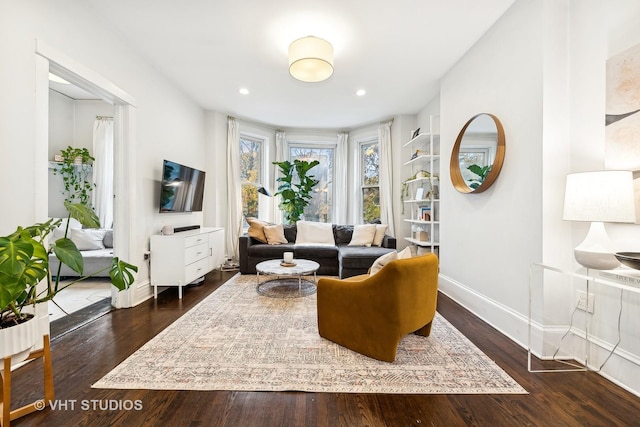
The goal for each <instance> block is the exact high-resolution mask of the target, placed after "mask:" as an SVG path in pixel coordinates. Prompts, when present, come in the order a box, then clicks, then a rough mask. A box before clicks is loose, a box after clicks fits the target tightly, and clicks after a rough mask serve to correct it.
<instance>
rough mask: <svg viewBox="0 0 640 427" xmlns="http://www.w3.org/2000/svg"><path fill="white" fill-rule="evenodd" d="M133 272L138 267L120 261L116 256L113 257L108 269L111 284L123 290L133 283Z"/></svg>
mask: <svg viewBox="0 0 640 427" xmlns="http://www.w3.org/2000/svg"><path fill="white" fill-rule="evenodd" d="M133 272H138V267H136V266H135V265H132V264H129V263H127V262H125V261H120V260H119V259H118V257H114V258H113V261H112V264H111V270H109V277H111V283H112V284H113V286H115V287H116V288H118V289H119V290H121V291H123V290H125V289H127V288H129V286H131V284H132V283H133V281H134V277H133Z"/></svg>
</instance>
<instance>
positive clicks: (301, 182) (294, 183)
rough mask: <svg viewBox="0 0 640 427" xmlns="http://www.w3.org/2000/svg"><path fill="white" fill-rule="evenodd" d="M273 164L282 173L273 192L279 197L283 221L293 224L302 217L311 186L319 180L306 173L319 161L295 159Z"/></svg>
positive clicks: (309, 197) (310, 195)
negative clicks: (276, 188)
mask: <svg viewBox="0 0 640 427" xmlns="http://www.w3.org/2000/svg"><path fill="white" fill-rule="evenodd" d="M273 164H274V165H276V166H278V167H279V168H280V172H281V174H282V176H281V177H279V178H278V179H277V181H278V182H279V183H280V185H279V186H278V191H276V192H275V195H279V196H280V197H281V200H280V204H279V205H278V207H279V208H280V209H281V210H282V212H283V213H284V219H285V221H286V222H287V223H289V224H293V223H295V222H297V221H299V220H300V219H301V218H302V215H303V214H304V208H305V207H307V205H308V204H309V201H310V200H311V197H312V194H311V192H312V191H313V187H315V186H316V185H317V184H318V182H320V181H318V180H316V179H314V176H313V175H307V174H308V172H309V170H310V169H312V168H314V167H315V166H317V165H319V164H320V162H319V161H317V160H313V161H311V162H309V161H306V160H297V159H296V160H294V161H293V163H291V162H290V161H288V160H287V161H284V162H273Z"/></svg>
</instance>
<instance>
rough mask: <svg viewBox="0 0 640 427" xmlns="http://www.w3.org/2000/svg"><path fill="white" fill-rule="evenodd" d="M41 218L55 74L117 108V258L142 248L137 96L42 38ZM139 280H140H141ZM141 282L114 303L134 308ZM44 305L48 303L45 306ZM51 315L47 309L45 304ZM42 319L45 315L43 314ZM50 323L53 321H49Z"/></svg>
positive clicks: (45, 194)
mask: <svg viewBox="0 0 640 427" xmlns="http://www.w3.org/2000/svg"><path fill="white" fill-rule="evenodd" d="M35 53H36V58H35V60H36V76H35V78H36V112H35V114H36V141H35V156H34V157H35V166H36V176H35V180H36V181H35V192H36V197H37V198H36V200H37V203H36V208H35V209H36V212H35V214H36V218H38V219H45V218H48V192H47V188H48V173H47V171H48V169H47V164H48V161H49V159H48V148H49V72H50V71H51V72H53V73H55V74H56V75H58V76H60V77H62V78H63V79H65V80H67V81H69V82H70V83H73V84H74V85H76V86H78V87H80V88H82V89H84V90H86V91H88V92H90V93H92V94H94V95H96V96H98V97H100V98H101V99H102V100H104V101H105V102H108V103H109V104H112V105H113V106H114V118H113V119H114V171H113V172H114V176H113V178H114V181H113V183H114V188H113V191H114V198H115V200H114V207H113V209H114V212H113V217H114V224H115V227H114V236H113V237H114V243H115V244H114V256H117V257H119V258H121V259H124V260H130V259H134V258H135V257H133V256H132V255H133V254H134V253H135V251H136V240H135V236H136V223H135V219H136V218H137V215H136V212H137V204H136V188H137V186H136V185H131V183H134V182H135V166H136V158H135V152H136V150H135V142H136V141H135V113H136V100H135V98H134V97H132V96H131V95H129V94H128V93H127V92H125V91H123V90H122V89H120V88H119V87H118V86H116V85H115V84H113V83H112V82H111V81H109V80H108V79H106V78H104V77H103V76H101V75H100V74H99V73H97V72H95V71H93V70H91V69H89V68H87V67H85V66H84V65H82V64H81V63H79V62H77V61H75V60H73V59H71V58H69V57H68V56H67V55H65V54H64V53H62V52H61V51H59V50H57V49H55V48H53V47H51V46H49V45H48V44H47V43H46V42H44V41H42V40H40V39H36V52H35ZM136 282H137V280H136ZM136 288H137V286H135V284H134V285H132V286H131V287H130V288H129V289H128V290H126V291H122V292H118V290H117V289H116V288H115V287H112V292H111V305H112V306H114V307H116V308H123V307H131V306H132V305H133V304H132V302H133V301H135V300H136V299H135V298H134V297H135V295H134V292H135V289H136ZM41 305H42V304H41ZM43 309H44V310H45V313H44V314H46V315H47V317H48V314H47V313H46V307H43ZM38 317H42V316H41V314H40V313H38ZM47 327H48V322H47Z"/></svg>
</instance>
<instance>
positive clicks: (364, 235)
mask: <svg viewBox="0 0 640 427" xmlns="http://www.w3.org/2000/svg"><path fill="white" fill-rule="evenodd" d="M375 235H376V225H375V224H357V225H354V226H353V235H352V236H351V241H350V242H349V246H367V247H369V246H371V243H373V238H374V237H375Z"/></svg>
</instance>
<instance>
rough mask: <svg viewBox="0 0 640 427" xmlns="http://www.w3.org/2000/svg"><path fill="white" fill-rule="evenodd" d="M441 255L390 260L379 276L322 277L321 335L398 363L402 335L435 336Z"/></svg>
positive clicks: (320, 282)
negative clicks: (431, 334)
mask: <svg viewBox="0 0 640 427" xmlns="http://www.w3.org/2000/svg"><path fill="white" fill-rule="evenodd" d="M437 294H438V257H437V256H436V255H435V254H427V255H422V256H417V257H413V258H408V259H398V260H395V261H391V262H389V263H388V264H387V265H385V266H384V267H382V269H381V270H380V271H378V272H377V273H376V274H374V275H373V276H369V275H368V274H365V275H361V276H355V277H349V278H347V279H344V280H338V279H330V278H325V277H323V278H321V279H320V280H319V281H318V295H317V297H318V303H317V304H318V332H319V333H320V336H321V337H323V338H326V339H328V340H330V341H333V342H335V343H337V344H340V345H342V346H344V347H347V348H349V349H351V350H353V351H357V352H358V353H361V354H364V355H365V356H369V357H372V358H374V359H378V360H383V361H385V362H393V361H394V360H395V358H396V349H397V348H398V343H399V342H400V340H401V339H402V338H403V337H404V336H406V335H407V334H410V333H416V334H418V335H422V336H425V337H427V336H429V334H430V333H431V322H432V321H433V318H434V316H435V313H436V299H437Z"/></svg>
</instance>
